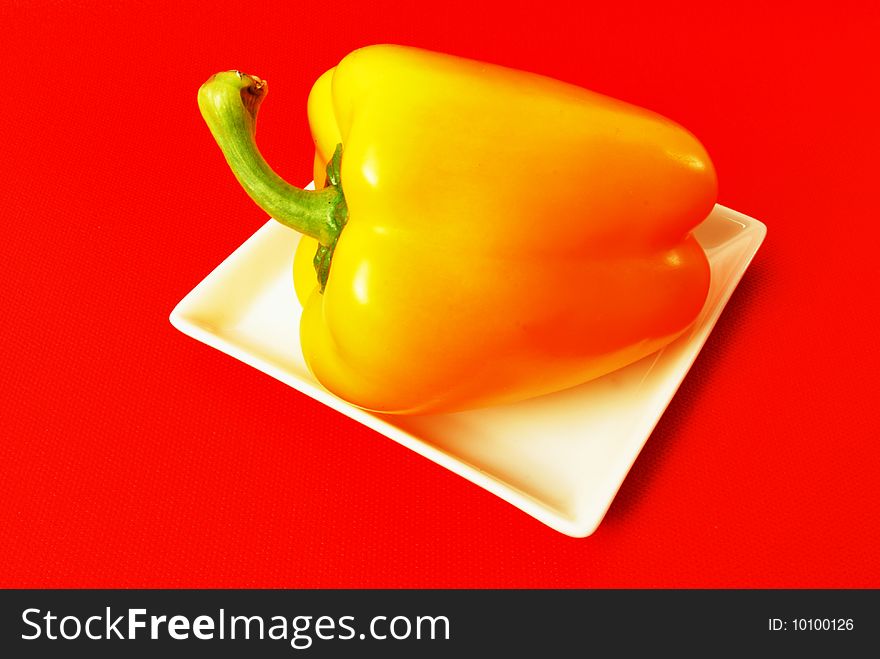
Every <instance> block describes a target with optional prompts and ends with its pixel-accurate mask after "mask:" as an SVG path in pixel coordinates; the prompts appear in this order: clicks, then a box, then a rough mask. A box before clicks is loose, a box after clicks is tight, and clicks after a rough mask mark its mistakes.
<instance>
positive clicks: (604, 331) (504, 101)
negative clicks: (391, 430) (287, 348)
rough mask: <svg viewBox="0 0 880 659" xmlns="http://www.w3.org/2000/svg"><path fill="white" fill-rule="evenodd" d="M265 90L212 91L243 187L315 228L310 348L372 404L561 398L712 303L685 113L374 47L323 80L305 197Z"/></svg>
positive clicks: (318, 361) (231, 75)
mask: <svg viewBox="0 0 880 659" xmlns="http://www.w3.org/2000/svg"><path fill="white" fill-rule="evenodd" d="M266 91H267V85H266V83H265V82H264V81H262V80H260V79H259V78H256V77H254V76H249V75H245V74H243V73H240V72H224V73H219V74H217V75H215V76H213V77H212V78H211V79H210V80H209V81H208V82H206V83H205V84H204V85H203V86H202V88H201V89H200V90H199V105H200V108H201V110H202V114H203V116H204V118H205V120H206V122H207V123H208V125H209V127H210V129H211V131H212V133H213V134H214V136H215V138H216V140H217V142H218V144H219V145H220V147H221V149H222V151H223V152H224V154H225V156H226V158H227V160H228V162H229V164H230V166H231V168H232V170H233V172H234V173H235V175H236V177H237V178H238V180H239V182H240V183H241V184H242V185H243V187H244V188H245V190H246V191H247V192H248V193H249V194H250V195H251V197H252V198H253V199H254V200H255V201H256V203H258V204H259V205H260V206H261V207H262V208H263V209H264V210H265V211H266V212H267V213H269V214H270V215H271V216H272V217H274V218H275V219H276V220H278V221H280V222H282V223H284V224H286V225H288V226H290V227H293V228H294V229H296V230H297V231H299V232H301V233H303V234H304V235H305V237H304V238H303V239H302V241H301V243H300V247H299V249H298V252H297V255H296V258H295V265H294V271H295V275H294V278H295V284H296V290H297V295H298V297H299V298H300V301H301V302H302V305H303V313H302V321H301V328H300V339H301V344H302V350H303V354H304V357H305V359H306V363H307V364H308V366H309V368H310V369H311V371H312V372H313V374H314V375H315V377H316V378H317V379H318V381H319V382H321V383H322V384H323V385H324V386H325V387H326V388H327V389H328V390H330V391H331V392H333V393H334V394H336V395H337V396H339V397H341V398H342V399H344V400H346V401H348V402H350V403H352V404H354V405H356V406H359V407H362V408H364V409H368V410H373V411H377V412H385V413H394V414H416V413H429V412H449V411H457V410H463V409H469V408H474V407H481V406H488V405H496V404H502V403H509V402H512V401H517V400H522V399H525V398H530V397H534V396H539V395H543V394H547V393H550V392H555V391H559V390H562V389H565V388H568V387H571V386H573V385H577V384H579V383H582V382H585V381H587V380H590V379H592V378H595V377H597V376H600V375H603V374H606V373H608V372H610V371H612V370H615V369H617V368H620V367H622V366H624V365H626V364H629V363H632V362H634V361H636V360H638V359H640V358H642V357H645V356H647V355H649V354H650V353H652V352H654V351H656V350H658V349H660V348H662V347H663V346H665V345H667V344H668V343H670V342H671V341H672V340H673V339H675V338H676V337H678V336H679V335H680V334H681V333H682V332H683V331H684V330H685V329H686V328H687V327H688V326H689V325H691V324H692V322H693V321H694V320H695V318H696V316H697V314H698V313H699V311H700V309H701V308H702V306H703V304H704V302H705V299H706V295H707V292H708V287H709V266H708V262H707V259H706V256H705V254H704V252H703V250H702V249H701V247H700V245H699V244H698V243H697V241H696V240H695V239H694V237H693V236H692V235H691V231H692V229H694V228H695V227H696V226H697V225H698V224H699V223H700V222H702V221H703V219H705V218H706V217H707V215H708V214H709V213H710V211H711V210H712V207H713V205H714V203H715V199H716V190H717V181H716V175H715V170H714V168H713V166H712V163H711V161H710V159H709V157H708V155H707V153H706V151H705V149H704V148H703V146H702V145H701V144H700V143H699V141H698V140H697V139H696V138H695V137H694V136H693V135H692V134H691V133H690V132H688V131H687V130H685V129H684V128H682V127H681V126H680V125H678V124H676V123H675V122H673V121H670V120H668V119H666V118H664V117H661V116H659V115H657V114H655V113H653V112H650V111H648V110H645V109H642V108H639V107H635V106H633V105H630V104H627V103H624V102H622V101H619V100H615V99H612V98H609V97H606V96H603V95H600V94H597V93H594V92H591V91H588V90H586V89H583V88H580V87H577V86H574V85H570V84H566V83H563V82H560V81H557V80H553V79H550V78H547V77H543V76H539V75H536V74H532V73H527V72H523V71H517V70H513V69H509V68H504V67H501V66H495V65H490V64H486V63H481V62H477V61H472V60H467V59H462V58H459V57H453V56H449V55H445V54H440V53H434V52H429V51H425V50H421V49H416V48H408V47H401V46H392V45H377V46H369V47H366V48H362V49H359V50H356V51H354V52H353V53H351V54H349V55H348V56H346V57H345V58H344V59H343V60H342V61H340V62H339V64H337V65H336V66H335V67H334V68H332V69H330V70H329V71H327V72H326V73H325V74H324V75H322V76H321V77H320V78H319V79H318V80H317V81H316V83H315V84H314V86H313V89H312V91H311V94H310V96H309V100H308V118H309V123H310V126H311V129H312V134H313V137H314V141H315V145H316V154H315V183H316V187H317V188H318V190H316V191H305V190H301V189H300V188H297V187H294V186H291V185H289V184H287V183H286V182H284V181H282V180H281V179H280V178H279V177H278V176H277V175H276V174H275V173H274V172H273V171H272V170H271V169H270V167H269V166H268V165H267V164H266V163H265V161H264V160H263V158H262V157H261V155H260V153H259V150H258V149H257V146H256V142H255V138H254V135H255V127H256V116H257V110H258V108H259V105H260V103H261V101H262V100H263V98H264V97H265V94H266ZM334 154H335V157H334ZM313 265H314V268H313V267H312V266H313Z"/></svg>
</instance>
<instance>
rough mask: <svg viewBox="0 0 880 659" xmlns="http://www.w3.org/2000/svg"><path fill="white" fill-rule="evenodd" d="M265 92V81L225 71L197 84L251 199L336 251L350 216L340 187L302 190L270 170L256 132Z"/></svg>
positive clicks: (203, 107)
mask: <svg viewBox="0 0 880 659" xmlns="http://www.w3.org/2000/svg"><path fill="white" fill-rule="evenodd" d="M266 92H267V85H266V82H265V81H263V80H260V79H259V78H257V77H256V76H249V75H247V74H244V73H241V72H239V71H224V72H222V73H217V74H216V75H213V76H211V78H209V79H208V81H207V82H206V83H205V84H203V85H202V86H201V88H200V89H199V109H200V110H201V112H202V117H204V119H205V122H206V123H207V124H208V128H210V129H211V133H212V134H213V135H214V139H215V140H217V144H218V145H219V146H220V150H221V151H223V155H224V156H226V161H227V162H228V163H229V166H230V168H231V169H232V172H233V174H235V177H236V178H237V179H238V182H239V183H240V184H241V186H242V187H243V188H244V189H245V191H246V192H247V193H248V195H250V197H251V199H253V200H254V201H255V202H256V203H257V205H258V206H259V207H260V208H262V209H263V210H264V211H266V213H268V214H269V215H270V216H271V217H273V218H275V219H276V220H278V221H279V222H281V223H282V224H285V225H286V226H289V227H290V228H292V229H295V230H296V231H299V232H300V233H302V234H305V235H307V236H311V237H312V238H315V239H316V240H317V241H318V242H320V243H321V245H323V246H324V247H326V248H329V249H331V250H332V247H335V245H336V240H337V239H338V238H339V232H340V231H341V230H342V227H343V225H344V224H345V220H346V219H347V218H346V217H345V215H346V212H345V211H346V205H345V198H344V196H343V194H342V187H341V185H339V183H338V181H336V182H331V184H330V185H328V186H327V187H325V188H324V189H322V190H319V191H315V192H313V191H307V190H302V189H300V188H297V187H295V186H292V185H290V184H289V183H287V182H286V181H284V180H283V179H282V178H281V177H280V176H278V175H277V174H276V173H275V172H274V171H272V168H271V167H269V165H268V164H267V163H266V161H265V160H264V159H263V156H262V155H261V154H260V151H259V149H258V148H257V143H256V141H255V137H254V136H255V134H256V126H257V111H258V110H259V108H260V103H262V101H263V99H264V98H265V96H266ZM337 164H338V157H337Z"/></svg>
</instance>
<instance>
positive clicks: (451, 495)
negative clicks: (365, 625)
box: [0, 0, 880, 588]
mask: <svg viewBox="0 0 880 659" xmlns="http://www.w3.org/2000/svg"><path fill="white" fill-rule="evenodd" d="M154 4H155V3H144V2H121V1H118V2H115V3H113V2H104V3H89V2H48V1H45V0H34V1H29V2H13V3H8V2H7V3H3V5H2V7H0V25H2V26H3V27H2V38H0V61H2V62H3V76H4V85H3V90H2V93H0V149H2V158H0V169H2V172H0V209H2V215H3V223H2V231H3V242H2V250H3V251H2V258H0V282H2V287H3V296H2V303H3V311H4V313H3V318H4V320H3V323H2V325H0V328H2V329H0V331H2V345H3V378H2V380H0V387H2V394H3V414H2V415H0V438H2V442H0V502H2V505H0V586H4V587H194V588H199V587H285V588H314V587H319V588H332V587H356V588H361V587H461V588H483V587H504V588H507V587H525V588H532V587H549V588H569V587H578V588H602V587H620V588H633V587H647V588H654V587H664V588H683V587H698V588H717V587H745V588H754V587H770V588H783V587H784V588H799V587H823V588H824V587H842V588H858V587H872V588H877V587H880V562H878V560H877V547H878V546H880V504H878V502H880V443H878V441H877V439H878V429H880V424H878V420H880V415H878V412H877V393H876V391H877V390H876V388H875V381H876V378H877V373H878V372H880V359H878V356H880V350H878V341H877V327H878V320H880V318H878V311H877V304H876V300H877V290H878V287H877V249H878V247H877V245H878V240H877V238H878V230H877V226H878V221H877V217H876V215H877V213H876V202H875V199H874V197H875V187H876V177H877V153H878V149H880V140H878V137H880V131H878V127H877V126H878V123H877V102H876V101H877V92H876V84H875V81H874V71H875V70H876V64H877V56H876V45H877V44H876V41H877V39H876V35H877V34H878V31H880V17H878V10H877V8H876V7H877V5H876V3H871V2H862V3H848V2H834V3H831V4H827V5H823V6H822V7H823V8H822V9H818V8H817V7H819V6H820V5H815V4H812V3H806V4H804V3H800V4H798V5H796V6H795V5H792V9H789V8H787V7H786V8H783V6H784V5H785V4H786V3H781V5H783V6H780V5H779V4H777V3H731V4H730V5H729V6H724V5H723V4H722V5H719V4H718V3H707V2H682V3H655V6H646V5H645V3H638V2H629V1H624V2H615V3H578V2H571V3H565V4H554V3H550V4H548V3H524V4H513V3H506V4H504V5H502V6H500V7H499V6H492V5H491V4H483V3H475V2H472V1H468V2H463V1H458V0H456V1H454V2H449V1H445V0H444V1H443V2H439V1H433V0H432V1H431V2H427V3H391V2H385V1H382V2H375V1H374V2H351V3H348V2H334V3H332V4H330V5H321V4H318V3H311V4H309V5H306V4H297V3H288V2H279V3H238V4H235V3H227V2H211V3H207V4H206V3H197V2H190V1H189V0H178V1H177V2H174V3H164V4H165V6H164V7H160V8H157V7H155V6H153V5H154ZM377 42H396V43H402V44H407V45H415V46H421V47H426V48H432V49H436V50H441V51H446V52H450V53H454V54H459V55H464V56H469V57H475V58H480V59H484V60H488V61H492V62H497V63H501V64H505V65H509V66H513V67H518V68H523V69H528V70H532V71H536V72H539V73H543V74H547V75H550V76H554V77H557V78H561V79H563V80H567V81H570V82H573V83H576V84H579V85H582V86H584V87H588V88H591V89H595V90H597V91H600V92H603V93H606V94H609V95H611V96H615V97H618V98H622V99H624V100H627V101H630V102H633V103H636V104H639V105H643V106H646V107H648V108H651V109H653V110H656V111H658V112H660V113H662V114H665V115H667V116H669V117H671V118H673V119H675V120H677V121H679V122H680V123H682V124H683V125H685V126H686V127H688V128H689V129H690V130H692V131H693V132H694V133H695V134H696V135H697V136H699V138H700V139H701V141H702V142H703V143H704V144H705V145H706V147H707V148H708V150H709V152H710V154H711V155H712V157H713V160H714V162H715V164H716V167H717V169H718V173H719V178H720V199H719V201H720V202H721V203H722V204H724V205H726V206H729V207H731V208H734V209H736V210H739V211H741V212H743V213H745V214H747V215H751V216H753V217H756V218H758V219H760V220H761V221H763V222H764V223H765V224H766V225H767V227H768V230H769V231H768V237H767V239H766V241H765V243H764V245H763V246H762V247H761V249H760V250H759V252H758V255H757V257H756V258H755V260H754V262H753V264H752V265H751V267H750V268H749V270H748V272H747V273H746V276H745V277H744V279H743V280H742V282H741V284H740V286H739V287H738V289H737V290H736V292H735V293H734V296H733V298H732V300H731V302H730V304H729V305H728V306H727V308H726V309H725V311H724V313H723V316H722V318H721V319H720V321H719V323H718V325H717V326H716V328H715V330H714V332H713V333H712V335H711V337H710V338H709V341H708V343H707V345H706V346H705V348H704V350H703V352H702V353H701V354H700V356H699V358H698V359H697V362H696V364H695V365H694V368H693V369H692V371H691V372H690V374H689V375H688V376H687V378H686V380H685V382H684V384H683V385H682V388H681V389H680V390H679V392H678V394H677V395H676V397H675V399H674V400H673V402H672V404H671V406H670V407H669V409H668V410H667V412H666V414H665V415H664V416H663V418H662V420H661V421H660V424H659V426H658V427H657V428H656V430H655V432H654V433H653V435H652V436H651V438H650V439H649V441H648V443H647V445H646V446H645V449H644V450H643V452H642V453H641V455H640V457H639V458H638V460H637V462H636V464H635V466H634V467H633V469H632V470H631V472H630V474H629V475H628V477H627V479H626V481H625V482H624V484H623V487H622V489H621V491H620V492H619V494H618V496H617V498H616V499H615V501H614V503H613V504H612V506H611V509H610V511H609V512H608V515H607V516H606V518H605V519H604V521H603V522H602V524H601V525H600V526H599V528H598V529H597V531H596V532H595V533H594V534H593V535H592V536H590V537H587V538H583V539H575V538H570V537H567V536H564V535H562V534H560V533H558V532H556V531H554V530H552V529H550V528H548V527H546V526H544V525H543V524H541V523H540V522H538V521H536V520H534V519H532V518H531V517H529V516H528V515H526V514H524V513H523V512H521V511H520V510H518V509H516V508H514V507H513V506H511V505H509V504H507V503H505V502H504V501H502V500H501V499H499V498H497V497H495V496H493V495H491V494H489V493H488V492H486V491H484V490H482V489H480V488H478V487H477V486H475V485H472V484H471V483H469V482H467V481H465V480H464V479H462V478H460V477H458V476H456V475H454V474H452V473H451V472H449V471H447V470H445V469H443V468H441V467H439V466H438V465H435V464H434V463H431V462H429V461H427V460H425V459H424V458H422V457H420V456H418V455H417V454H415V453H413V452H412V451H409V450H408V449H406V448H404V447H402V446H400V445H398V444H396V443H394V442H392V441H390V440H388V439H386V438H384V437H382V436H380V435H377V434H376V433H374V432H372V431H370V430H367V429H365V428H363V427H362V426H360V425H359V424H357V423H356V422H354V421H351V420H349V419H347V418H344V417H343V416H341V415H339V414H338V413H336V412H334V411H332V410H330V409H328V408H326V407H323V406H321V405H320V404H318V403H316V402H314V401H313V400H311V399H310V398H308V397H306V396H303V395H301V394H299V393H297V392H295V391H294V390H292V389H290V388H289V387H287V386H285V385H284V384H281V383H280V382H277V381H275V380H273V379H272V378H270V377H268V376H266V375H264V374H263V373H260V372H259V371H257V370H255V369H253V368H251V367H249V366H246V365H244V364H242V363H240V362H237V361H236V360H234V359H232V358H230V357H228V356H226V355H224V354H222V353H220V352H218V351H216V350H213V349H211V348H209V347H207V346H205V345H204V344H202V343H199V342H198V341H195V340H193V339H191V338H189V337H187V336H184V335H183V334H181V333H180V332H179V331H177V330H176V329H174V328H173V327H172V326H171V325H170V323H169V322H168V314H169V312H170V311H171V309H172V308H173V307H174V305H175V304H176V303H177V302H178V301H179V300H180V299H181V298H182V297H183V296H184V295H185V294H186V293H187V292H189V290H190V289H191V288H192V287H193V286H194V285H195V284H196V283H197V282H199V281H200V280H201V279H202V278H203V277H204V276H205V275H206V274H207V273H208V272H210V270H211V269H213V268H214V266H216V265H217V264H218V263H219V262H220V261H221V260H223V259H224V258H225V257H226V256H227V255H228V254H229V253H230V252H231V251H232V250H233V249H234V248H236V247H237V246H238V245H240V244H241V243H242V242H243V241H244V240H245V239H247V238H248V237H249V236H250V235H251V234H252V233H253V232H254V231H255V230H256V229H257V228H258V227H259V226H261V225H262V224H263V222H264V221H265V216H264V214H263V213H262V211H260V210H259V209H258V208H256V207H255V206H254V205H253V204H252V203H251V201H250V200H249V199H248V198H247V197H246V196H245V195H244V193H243V192H241V191H240V189H239V188H238V186H237V184H236V183H235V181H234V179H233V178H232V176H231V175H230V173H229V171H228V169H227V167H226V164H225V162H224V161H223V160H222V158H221V157H220V155H219V152H218V150H217V148H216V146H215V144H214V143H213V141H212V138H211V136H210V134H209V133H208V131H207V129H206V128H205V126H204V124H203V122H202V119H201V117H200V115H199V112H198V109H197V106H196V102H195V94H196V90H197V89H198V87H199V85H200V84H201V83H202V82H203V81H204V80H205V79H206V78H207V77H208V76H209V75H211V74H212V73H214V72H216V71H220V70H225V69H230V68H238V69H242V70H246V71H250V72H253V73H255V74H257V75H260V76H261V77H264V78H266V79H268V80H270V81H271V84H272V97H271V102H267V103H266V104H265V105H264V107H263V110H262V115H261V120H260V121H261V125H260V144H261V148H262V150H263V152H264V154H265V155H266V158H267V160H269V162H271V163H272V164H273V165H274V166H275V168H276V169H277V170H278V171H279V173H281V174H282V175H283V176H285V177H286V178H288V179H289V180H291V181H294V182H306V181H308V180H310V179H311V162H312V145H311V140H310V137H309V133H308V127H307V123H306V117H305V100H306V95H307V94H308V91H309V87H310V85H311V83H312V81H313V80H314V79H315V78H316V77H317V76H318V75H319V74H320V73H322V72H323V71H324V70H325V69H326V68H329V67H330V66H332V65H333V64H334V63H335V62H336V61H338V59H339V58H340V57H342V56H343V55H345V54H346V53H347V52H348V51H350V50H352V49H354V48H356V47H358V46H362V45H366V44H370V43H377Z"/></svg>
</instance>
